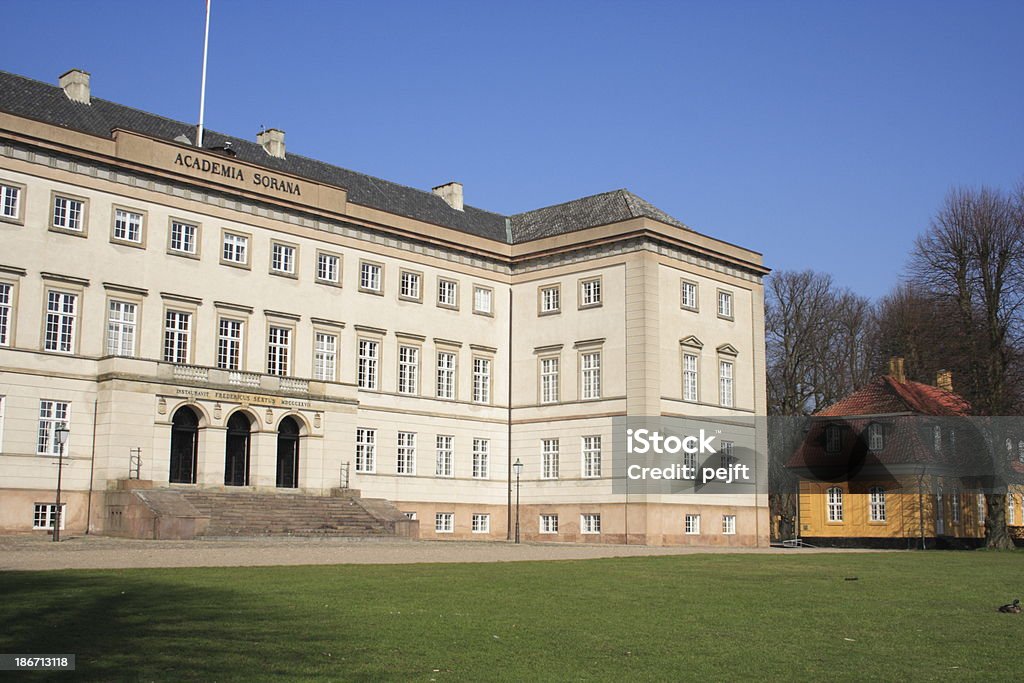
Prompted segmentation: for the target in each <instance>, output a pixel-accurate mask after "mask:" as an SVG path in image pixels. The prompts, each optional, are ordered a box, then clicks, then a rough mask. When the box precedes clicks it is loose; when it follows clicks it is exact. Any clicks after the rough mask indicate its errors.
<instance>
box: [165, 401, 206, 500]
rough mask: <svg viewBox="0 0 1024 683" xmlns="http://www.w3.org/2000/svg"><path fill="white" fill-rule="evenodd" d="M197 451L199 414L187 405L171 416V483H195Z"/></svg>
mask: <svg viewBox="0 0 1024 683" xmlns="http://www.w3.org/2000/svg"><path fill="white" fill-rule="evenodd" d="M198 452H199V416H198V415H196V413H195V411H194V410H192V409H191V408H189V407H187V406H182V407H181V408H178V410H176V411H175V413H174V417H172V418H171V471H170V473H169V475H168V481H170V482H171V483H172V484H194V483H196V454H197V453H198Z"/></svg>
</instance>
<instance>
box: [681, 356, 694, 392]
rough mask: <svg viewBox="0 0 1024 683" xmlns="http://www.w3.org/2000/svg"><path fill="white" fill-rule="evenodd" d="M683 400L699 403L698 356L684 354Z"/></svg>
mask: <svg viewBox="0 0 1024 683" xmlns="http://www.w3.org/2000/svg"><path fill="white" fill-rule="evenodd" d="M683 400H684V401H694V402H696V401H697V355H696V354H693V353H684V354H683Z"/></svg>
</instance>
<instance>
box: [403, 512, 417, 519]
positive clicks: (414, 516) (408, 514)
mask: <svg viewBox="0 0 1024 683" xmlns="http://www.w3.org/2000/svg"><path fill="white" fill-rule="evenodd" d="M402 514H403V515H405V518H406V519H412V520H416V519H419V515H418V514H416V512H403V513H402Z"/></svg>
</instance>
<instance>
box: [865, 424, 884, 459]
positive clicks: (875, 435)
mask: <svg viewBox="0 0 1024 683" xmlns="http://www.w3.org/2000/svg"><path fill="white" fill-rule="evenodd" d="M884 446H885V438H884V436H883V434H882V425H880V424H879V423H877V422H872V423H871V424H870V425H868V448H869V449H871V450H872V451H875V452H877V451H880V450H882V448H883V447H884Z"/></svg>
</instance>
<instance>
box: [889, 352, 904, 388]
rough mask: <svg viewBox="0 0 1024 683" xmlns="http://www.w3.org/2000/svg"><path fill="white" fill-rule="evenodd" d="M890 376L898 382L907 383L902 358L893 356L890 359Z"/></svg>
mask: <svg viewBox="0 0 1024 683" xmlns="http://www.w3.org/2000/svg"><path fill="white" fill-rule="evenodd" d="M889 376H890V377H892V378H893V379H894V380H896V381H897V382H906V381H907V376H906V375H905V374H904V372H903V357H902V356H893V357H892V358H890V359H889Z"/></svg>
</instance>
